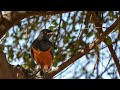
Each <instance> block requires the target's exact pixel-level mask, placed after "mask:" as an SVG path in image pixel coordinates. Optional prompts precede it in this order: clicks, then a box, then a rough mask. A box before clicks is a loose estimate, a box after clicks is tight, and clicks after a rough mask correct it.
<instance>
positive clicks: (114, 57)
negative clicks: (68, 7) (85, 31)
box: [88, 11, 120, 75]
mask: <svg viewBox="0 0 120 90" xmlns="http://www.w3.org/2000/svg"><path fill="white" fill-rule="evenodd" d="M88 14H89V15H92V20H93V22H94V24H95V26H96V27H101V28H98V29H97V30H98V33H99V34H101V33H103V31H102V24H101V23H100V20H99V18H98V16H97V15H96V13H95V12H94V11H89V12H88ZM118 23H119V22H118ZM104 43H105V44H106V45H107V43H106V39H105V40H104ZM107 46H108V49H109V51H110V53H111V55H112V57H113V60H114V62H115V64H116V67H117V70H118V73H119V75H120V65H119V60H118V58H117V55H116V53H115V51H114V49H113V45H107Z"/></svg>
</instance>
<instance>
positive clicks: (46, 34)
mask: <svg viewBox="0 0 120 90" xmlns="http://www.w3.org/2000/svg"><path fill="white" fill-rule="evenodd" d="M53 34H54V32H53V31H51V30H49V29H43V30H42V31H41V32H40V34H39V36H38V39H39V40H49V38H50V37H51V36H52V35H53Z"/></svg>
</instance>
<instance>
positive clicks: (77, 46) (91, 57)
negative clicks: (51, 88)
mask: <svg viewBox="0 0 120 90" xmlns="http://www.w3.org/2000/svg"><path fill="white" fill-rule="evenodd" d="M96 13H97V14H98V17H99V18H100V20H101V24H102V26H103V31H105V30H106V28H107V27H109V26H110V25H111V24H112V23H113V22H114V20H115V19H117V17H119V12H118V11H98V12H96ZM44 28H47V29H51V30H52V31H54V32H55V35H54V36H53V37H52V42H53V47H54V50H55V53H54V64H53V66H54V67H56V66H58V65H59V64H61V63H62V62H64V61H66V60H68V59H69V58H71V57H72V56H73V55H75V54H76V53H77V52H78V51H80V50H81V49H84V47H85V46H86V45H88V44H90V43H92V42H93V41H94V40H95V39H96V38H98V36H97V29H96V27H95V24H94V23H93V22H92V18H91V17H89V16H88V12H87V11H74V12H68V13H63V14H57V15H53V16H50V15H49V16H46V17H45V16H44V17H43V16H31V17H29V18H25V19H23V20H21V23H20V24H19V25H15V26H13V27H12V28H11V29H10V30H9V31H8V32H7V33H6V35H5V36H4V38H2V39H1V41H2V43H1V44H2V45H3V46H4V48H3V49H4V52H5V53H6V57H7V59H8V61H9V63H11V64H14V63H15V62H16V63H20V64H21V65H22V66H23V67H24V68H25V69H27V70H30V71H31V72H33V71H34V70H36V69H35V68H36V65H37V64H36V62H35V61H34V59H33V58H32V57H31V43H32V41H33V40H34V39H35V38H36V37H37V35H38V34H39V32H40V31H41V30H42V29H44ZM119 33H120V32H119V27H116V28H115V30H114V31H113V32H111V33H110V34H109V36H107V37H106V38H107V39H106V41H105V42H106V43H107V45H111V44H114V49H115V51H116V52H119V48H120V47H119V45H118V43H119V41H118V40H119ZM116 46H117V47H116ZM96 52H97V53H96ZM96 55H98V57H99V60H100V62H99V64H97V66H96V69H95V72H94V73H93V74H92V70H93V67H94V65H95V62H96ZM111 57H112V56H111V55H110V54H109V50H108V48H107V46H106V45H105V43H101V44H100V45H98V47H97V48H94V50H92V51H91V52H89V53H88V54H86V55H85V56H84V57H82V58H81V59H79V60H78V61H76V62H75V64H74V65H72V67H71V68H72V69H69V70H68V71H70V72H71V73H73V74H72V76H71V77H70V78H98V77H99V78H109V77H110V78H119V77H118V75H117V72H116V68H115V66H112V65H113V63H114V62H113V60H112V59H111ZM118 58H119V55H118ZM109 67H110V68H109ZM101 68H102V69H101ZM105 68H108V69H107V70H106V71H105V72H104V73H103V74H102V72H103V71H104V70H105ZM66 72H67V71H66ZM70 72H67V73H70ZM65 75H66V74H64V75H63V76H65ZM59 78H60V77H59ZM61 78H62V77H61Z"/></svg>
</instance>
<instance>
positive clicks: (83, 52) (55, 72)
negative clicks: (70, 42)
mask: <svg viewBox="0 0 120 90" xmlns="http://www.w3.org/2000/svg"><path fill="white" fill-rule="evenodd" d="M119 23H120V18H118V19H117V20H116V21H115V22H114V23H113V24H112V25H111V26H110V27H109V28H107V29H106V31H105V32H104V33H102V34H101V35H100V37H99V38H97V39H96V40H95V41H94V42H93V43H91V44H90V45H88V46H86V47H85V48H84V50H81V51H80V52H78V53H77V54H76V55H74V56H73V57H71V58H70V59H68V60H67V61H66V62H64V63H62V64H61V65H60V66H58V67H57V68H56V69H54V70H52V71H51V72H50V73H49V77H48V78H49V79H50V78H52V77H53V76H54V75H56V74H57V73H59V72H60V71H62V70H63V69H65V68H66V67H68V66H69V65H70V64H72V63H73V62H75V61H76V60H77V59H79V58H81V57H82V56H83V55H85V54H87V53H88V52H89V51H90V50H92V49H93V48H94V47H96V46H97V45H98V44H100V42H101V41H103V40H104V39H105V38H106V36H107V35H108V34H109V33H110V32H111V31H112V30H113V29H114V28H115V27H116V26H118V25H119Z"/></svg>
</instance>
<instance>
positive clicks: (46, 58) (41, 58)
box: [32, 47, 53, 69]
mask: <svg viewBox="0 0 120 90" xmlns="http://www.w3.org/2000/svg"><path fill="white" fill-rule="evenodd" d="M32 50H33V55H34V58H35V60H36V62H37V63H38V64H40V66H41V68H42V69H43V68H44V69H49V68H50V67H51V66H52V62H53V60H52V55H51V52H50V50H51V49H49V50H48V51H44V52H43V51H40V50H36V49H34V48H33V47H32Z"/></svg>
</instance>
